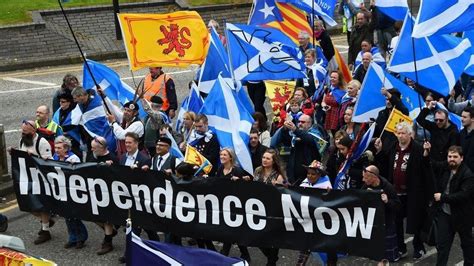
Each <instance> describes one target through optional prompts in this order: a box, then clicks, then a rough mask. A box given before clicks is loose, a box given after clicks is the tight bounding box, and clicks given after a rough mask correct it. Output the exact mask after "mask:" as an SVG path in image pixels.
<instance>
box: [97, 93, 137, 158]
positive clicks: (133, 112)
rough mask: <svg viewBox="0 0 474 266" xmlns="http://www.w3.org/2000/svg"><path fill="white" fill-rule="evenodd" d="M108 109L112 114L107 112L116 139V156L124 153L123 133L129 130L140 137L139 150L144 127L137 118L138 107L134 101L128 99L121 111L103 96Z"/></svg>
mask: <svg viewBox="0 0 474 266" xmlns="http://www.w3.org/2000/svg"><path fill="white" fill-rule="evenodd" d="M105 101H106V102H107V105H108V106H109V108H110V111H111V112H112V113H113V114H107V119H108V120H109V123H110V125H111V126H112V128H113V132H114V135H115V138H116V139H117V156H120V155H122V154H124V153H125V152H126V151H125V135H126V134H127V133H129V132H132V133H136V134H137V135H138V137H139V138H140V148H139V149H140V150H141V147H143V135H144V133H145V127H144V125H143V122H142V121H141V120H140V119H139V118H138V111H139V109H140V107H139V106H138V104H137V103H136V102H133V101H130V102H127V103H126V104H125V105H124V106H123V112H122V111H121V110H120V109H119V108H118V107H117V106H115V105H114V104H113V103H112V102H111V101H110V99H109V98H105Z"/></svg>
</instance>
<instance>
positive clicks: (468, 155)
mask: <svg viewBox="0 0 474 266" xmlns="http://www.w3.org/2000/svg"><path fill="white" fill-rule="evenodd" d="M459 140H460V143H461V147H462V152H463V153H464V160H463V162H464V163H465V164H466V165H467V166H468V167H469V169H471V171H474V130H472V131H471V132H469V133H468V132H467V129H466V128H463V129H462V130H461V133H460V134H459Z"/></svg>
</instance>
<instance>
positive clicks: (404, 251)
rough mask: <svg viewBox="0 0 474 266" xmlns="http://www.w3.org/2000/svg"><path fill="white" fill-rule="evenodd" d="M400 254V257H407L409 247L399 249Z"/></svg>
mask: <svg viewBox="0 0 474 266" xmlns="http://www.w3.org/2000/svg"><path fill="white" fill-rule="evenodd" d="M398 250H399V251H398V255H400V259H403V258H405V257H406V256H407V255H408V251H407V249H406V248H405V249H398Z"/></svg>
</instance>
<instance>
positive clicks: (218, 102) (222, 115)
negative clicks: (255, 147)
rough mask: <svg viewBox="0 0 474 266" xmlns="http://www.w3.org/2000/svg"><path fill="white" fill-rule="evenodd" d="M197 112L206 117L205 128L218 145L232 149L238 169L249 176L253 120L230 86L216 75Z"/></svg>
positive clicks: (232, 86) (231, 85) (251, 168)
mask: <svg viewBox="0 0 474 266" xmlns="http://www.w3.org/2000/svg"><path fill="white" fill-rule="evenodd" d="M201 113H202V114H205V115H206V116H207V118H208V120H209V122H208V124H209V128H210V129H211V130H212V131H213V132H214V133H215V134H216V135H217V139H218V140H219V144H220V146H221V147H229V148H232V149H233V150H234V151H235V154H236V156H237V159H238V161H239V163H240V166H241V167H242V169H244V170H245V171H247V172H248V173H249V174H252V173H253V167H252V159H251V157H250V152H249V149H248V143H249V139H250V129H251V128H252V124H253V122H254V120H253V118H252V115H251V114H250V113H249V112H248V111H247V109H246V108H245V107H244V106H243V104H242V102H241V101H240V99H239V97H238V96H237V92H236V90H235V89H234V84H233V83H231V82H226V80H224V79H223V78H222V77H221V76H220V75H219V78H218V81H217V82H216V83H215V85H214V87H213V88H212V89H211V92H210V93H209V95H208V96H207V98H206V100H205V102H204V105H203V107H202V109H201Z"/></svg>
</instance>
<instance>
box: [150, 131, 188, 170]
mask: <svg viewBox="0 0 474 266" xmlns="http://www.w3.org/2000/svg"><path fill="white" fill-rule="evenodd" d="M170 148H171V139H169V138H167V137H160V138H159V139H158V140H157V141H156V154H155V156H154V157H153V158H152V159H151V163H150V167H145V168H143V170H147V169H148V168H150V169H151V170H155V171H164V172H166V173H167V174H175V173H176V171H175V170H176V165H178V164H179V163H180V161H179V160H178V159H177V158H176V157H175V156H174V155H173V154H171V153H170Z"/></svg>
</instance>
